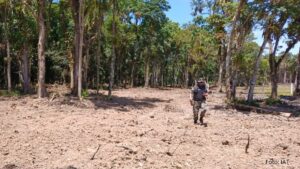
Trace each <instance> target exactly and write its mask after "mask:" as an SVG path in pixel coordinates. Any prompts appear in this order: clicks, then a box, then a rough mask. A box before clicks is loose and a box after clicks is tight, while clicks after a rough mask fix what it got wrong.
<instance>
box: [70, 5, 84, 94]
mask: <svg viewBox="0 0 300 169" xmlns="http://www.w3.org/2000/svg"><path fill="white" fill-rule="evenodd" d="M72 10H73V19H74V23H75V34H74V71H73V73H74V75H73V78H74V87H73V89H72V93H73V94H74V95H77V96H78V97H79V98H81V90H82V47H83V30H84V29H83V28H84V27H83V26H84V22H83V21H84V20H83V19H84V0H72Z"/></svg>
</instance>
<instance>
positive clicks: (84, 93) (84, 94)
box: [81, 89, 89, 98]
mask: <svg viewBox="0 0 300 169" xmlns="http://www.w3.org/2000/svg"><path fill="white" fill-rule="evenodd" d="M81 96H82V97H83V98H87V97H89V91H88V90H87V89H84V90H82V92H81Z"/></svg>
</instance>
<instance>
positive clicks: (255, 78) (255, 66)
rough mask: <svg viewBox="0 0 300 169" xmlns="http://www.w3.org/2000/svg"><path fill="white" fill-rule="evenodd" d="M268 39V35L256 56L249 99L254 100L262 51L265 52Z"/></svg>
mask: <svg viewBox="0 0 300 169" xmlns="http://www.w3.org/2000/svg"><path fill="white" fill-rule="evenodd" d="M267 40H268V38H267V37H266V38H265V39H264V41H263V43H262V45H261V47H260V49H259V52H258V55H257V56H256V58H255V64H254V66H253V75H252V77H251V80H250V85H249V91H248V98H247V100H248V101H252V100H253V96H254V88H255V85H256V80H257V74H258V70H259V65H260V62H261V57H262V53H263V51H264V49H265V47H266V44H267Z"/></svg>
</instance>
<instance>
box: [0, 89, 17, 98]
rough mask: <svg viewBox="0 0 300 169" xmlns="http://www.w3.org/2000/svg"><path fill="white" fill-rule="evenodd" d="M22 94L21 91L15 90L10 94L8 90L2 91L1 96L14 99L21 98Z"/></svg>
mask: <svg viewBox="0 0 300 169" xmlns="http://www.w3.org/2000/svg"><path fill="white" fill-rule="evenodd" d="M20 95H21V92H20V91H19V90H13V91H11V92H8V90H0V96H5V97H12V96H20Z"/></svg>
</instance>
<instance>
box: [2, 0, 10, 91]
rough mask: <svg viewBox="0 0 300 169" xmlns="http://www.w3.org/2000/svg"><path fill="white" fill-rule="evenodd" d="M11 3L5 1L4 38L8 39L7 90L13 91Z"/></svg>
mask: <svg viewBox="0 0 300 169" xmlns="http://www.w3.org/2000/svg"><path fill="white" fill-rule="evenodd" d="M8 6H9V4H8V2H5V11H4V12H5V13H4V22H5V24H4V26H5V28H4V29H5V30H4V38H5V41H6V60H7V67H6V73H7V90H8V92H11V56H10V43H9V26H8V22H7V17H8V16H7V15H8V11H9V7H8Z"/></svg>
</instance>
